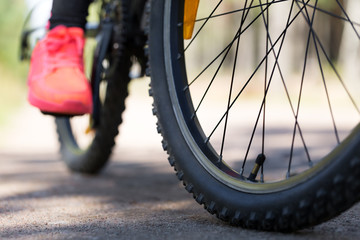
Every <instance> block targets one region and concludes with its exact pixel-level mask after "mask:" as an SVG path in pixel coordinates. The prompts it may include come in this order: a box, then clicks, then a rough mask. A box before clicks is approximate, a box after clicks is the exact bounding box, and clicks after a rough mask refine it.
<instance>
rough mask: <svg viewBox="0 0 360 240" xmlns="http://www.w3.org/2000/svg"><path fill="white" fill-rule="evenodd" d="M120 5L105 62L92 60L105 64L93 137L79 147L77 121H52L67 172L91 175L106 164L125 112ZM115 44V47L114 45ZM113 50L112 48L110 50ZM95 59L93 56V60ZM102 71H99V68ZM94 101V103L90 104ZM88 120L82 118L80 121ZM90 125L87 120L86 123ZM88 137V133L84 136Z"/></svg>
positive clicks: (125, 55) (126, 58) (127, 63)
mask: <svg viewBox="0 0 360 240" xmlns="http://www.w3.org/2000/svg"><path fill="white" fill-rule="evenodd" d="M118 2H119V3H120V4H122V5H119V6H118V8H120V9H118V11H119V12H120V13H119V14H118V15H119V16H118V17H117V18H118V19H117V21H118V22H117V23H116V24H115V26H114V32H113V34H112V35H113V36H112V40H111V41H110V44H109V45H108V46H109V49H108V51H107V54H106V56H105V59H95V60H94V63H98V64H103V62H104V61H106V65H107V66H106V67H105V66H104V68H103V71H101V72H99V73H98V74H100V75H103V76H106V77H105V79H104V77H102V81H106V84H107V87H106V90H105V91H106V94H105V100H103V102H102V104H101V107H100V115H99V116H100V117H99V123H97V126H95V128H94V129H93V130H92V133H90V134H93V136H91V137H89V138H90V140H88V142H87V143H86V144H83V145H81V144H79V138H78V137H81V136H77V134H79V133H75V131H74V130H78V129H75V128H78V126H75V125H74V121H76V120H77V119H78V118H80V117H57V118H56V119H55V123H56V128H57V133H58V136H59V142H60V153H61V156H62V159H63V160H64V162H65V163H66V165H67V166H68V168H69V169H70V170H71V171H74V172H79V173H86V174H95V173H98V172H99V171H100V170H101V169H102V168H103V167H104V166H105V165H106V163H107V162H108V160H109V157H110V155H111V152H112V148H113V146H114V145H115V140H114V139H115V137H116V136H117V134H118V133H119V130H118V126H119V125H120V124H121V122H122V113H123V111H124V110H125V99H126V97H127V96H128V83H129V81H130V77H129V71H130V67H131V65H132V63H131V60H130V55H131V53H130V52H129V51H128V50H127V49H126V48H124V46H123V45H124V43H125V41H126V28H125V26H124V24H123V21H124V20H125V19H124V15H125V14H123V13H124V12H125V11H126V9H125V8H126V7H127V6H126V5H124V4H125V1H118ZM115 43H116V44H115ZM114 46H116V48H113V47H114ZM95 58H96V56H95ZM101 68H102V67H101ZM94 101H95V100H94ZM84 117H85V118H86V117H88V118H89V119H90V118H92V116H82V118H84ZM88 124H89V125H90V124H91V123H90V120H89V121H88ZM86 127H87V126H86V125H83V126H82V129H81V130H80V131H82V133H80V135H86V134H85V130H86ZM88 134H89V133H88Z"/></svg>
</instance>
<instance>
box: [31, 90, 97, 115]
mask: <svg viewBox="0 0 360 240" xmlns="http://www.w3.org/2000/svg"><path fill="white" fill-rule="evenodd" d="M28 100H29V102H30V104H31V105H33V106H35V107H37V108H38V109H39V110H40V111H41V112H43V113H44V114H48V115H53V116H63V117H70V116H81V115H84V114H88V113H91V112H92V107H89V106H87V105H85V104H83V103H82V102H79V101H64V102H62V103H61V104H56V103H50V102H47V101H44V100H42V99H39V98H38V97H36V96H35V95H34V94H32V93H29V95H28ZM64 109H66V110H64Z"/></svg>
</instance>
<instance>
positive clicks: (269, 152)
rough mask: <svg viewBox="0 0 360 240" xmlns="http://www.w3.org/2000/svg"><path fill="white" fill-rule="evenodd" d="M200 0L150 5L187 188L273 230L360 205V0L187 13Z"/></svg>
mask: <svg viewBox="0 0 360 240" xmlns="http://www.w3.org/2000/svg"><path fill="white" fill-rule="evenodd" d="M196 2H197V1H192V2H191V1H186V0H185V1H184V0H178V1H165V0H153V1H151V6H150V7H151V18H150V27H149V28H150V31H149V46H150V48H149V49H150V66H151V95H153V97H154V113H155V114H156V116H157V117H158V125H159V131H160V132H161V134H162V135H163V147H164V150H166V151H167V152H168V154H169V162H170V164H171V165H172V166H174V168H175V170H176V171H177V176H178V178H179V179H180V180H181V181H183V183H184V185H185V188H186V190H187V191H188V192H190V193H192V194H193V197H194V198H195V199H196V201H197V202H198V203H199V204H203V205H204V207H205V209H207V211H209V212H210V213H212V214H216V216H217V217H218V218H220V219H222V220H225V221H229V222H230V223H232V224H235V225H240V226H243V227H246V228H255V229H263V230H275V231H293V230H296V229H301V228H304V227H308V226H312V225H315V224H318V223H321V222H323V221H325V220H327V219H329V218H332V217H334V216H336V215H338V214H339V213H340V212H342V211H344V210H345V209H347V208H349V207H350V206H352V204H354V203H355V202H356V201H358V200H359V197H360V194H359V190H360V180H359V179H360V125H359V119H360V111H359V106H360V98H359V96H360V95H359V89H360V88H359V83H360V81H359V80H360V79H359V78H360V77H359V76H360V72H359V68H358V66H359V63H360V60H359V49H360V40H359V39H360V34H359V33H360V19H359V16H360V12H359V8H356V7H354V6H352V5H354V4H355V5H356V4H357V3H356V1H350V0H349V1H338V0H334V1H326V3H325V2H324V1H317V0H307V1H305V0H302V1H295V0H294V1H283V0H273V1H271V0H266V1H253V0H251V1H250V0H244V1H222V0H220V1H214V2H211V3H210V2H209V1H202V2H200V5H199V8H198V12H197V19H196V20H195V21H191V20H187V21H184V19H189V18H187V17H188V16H189V15H191V11H190V10H189V8H188V7H189V6H186V7H185V6H184V4H185V3H186V4H189V5H191V4H194V6H192V7H191V6H190V9H193V8H194V7H196ZM184 9H187V11H186V12H185V10H184ZM193 24H194V31H193V34H192V36H191V37H190V35H191V32H192V31H191V28H192V25H193ZM189 29H190V30H189ZM189 32H190V34H189ZM184 36H185V37H186V38H188V37H190V39H188V40H186V39H184Z"/></svg>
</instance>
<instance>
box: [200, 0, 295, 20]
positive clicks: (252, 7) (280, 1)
mask: <svg viewBox="0 0 360 240" xmlns="http://www.w3.org/2000/svg"><path fill="white" fill-rule="evenodd" d="M287 1H289V0H278V1H275V0H273V1H272V2H271V4H275V3H282V2H287ZM265 5H268V3H266V4H259V5H254V6H251V7H245V8H240V9H236V10H233V11H229V12H224V13H220V14H216V15H213V16H211V18H218V17H223V16H227V15H230V14H234V13H239V12H243V11H246V10H250V9H256V8H259V7H260V6H265ZM206 20H207V18H199V19H196V22H201V21H206Z"/></svg>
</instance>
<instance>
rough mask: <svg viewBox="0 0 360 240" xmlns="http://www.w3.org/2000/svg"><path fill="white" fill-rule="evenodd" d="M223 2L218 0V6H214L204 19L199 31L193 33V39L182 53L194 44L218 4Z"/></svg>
mask: <svg viewBox="0 0 360 240" xmlns="http://www.w3.org/2000/svg"><path fill="white" fill-rule="evenodd" d="M222 1H223V0H220V1H219V2H218V4H217V5H216V7H215V8H214V9H213V10H212V12H211V13H210V15H209V17H207V18H206V19H205V22H204V23H203V24H202V25H201V27H200V28H199V30H198V31H197V32H196V33H195V35H194V37H193V38H192V39H191V41H190V43H189V44H188V45H187V46H186V47H185V49H184V52H186V50H187V49H188V48H189V47H190V45H191V44H192V43H193V42H194V40H195V39H196V37H197V36H198V35H199V33H200V32H201V30H202V29H203V28H204V27H205V25H206V23H207V22H208V21H209V19H210V18H211V16H212V15H213V14H214V12H215V11H216V9H217V8H218V7H219V6H220V4H221V3H222Z"/></svg>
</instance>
